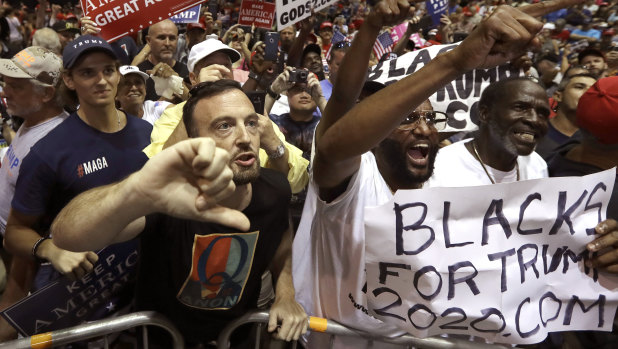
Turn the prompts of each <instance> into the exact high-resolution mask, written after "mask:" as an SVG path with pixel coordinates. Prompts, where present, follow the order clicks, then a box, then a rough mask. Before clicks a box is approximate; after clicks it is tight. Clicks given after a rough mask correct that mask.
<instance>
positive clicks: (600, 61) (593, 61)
mask: <svg viewBox="0 0 618 349" xmlns="http://www.w3.org/2000/svg"><path fill="white" fill-rule="evenodd" d="M577 60H578V62H579V64H580V65H583V66H584V67H586V68H588V70H589V71H590V73H591V74H594V75H596V76H598V77H599V78H602V77H605V76H607V75H606V73H607V72H606V70H607V62H606V61H605V55H603V52H601V51H599V50H597V49H595V48H587V49H585V50H583V51H582V52H580V53H579V55H577Z"/></svg>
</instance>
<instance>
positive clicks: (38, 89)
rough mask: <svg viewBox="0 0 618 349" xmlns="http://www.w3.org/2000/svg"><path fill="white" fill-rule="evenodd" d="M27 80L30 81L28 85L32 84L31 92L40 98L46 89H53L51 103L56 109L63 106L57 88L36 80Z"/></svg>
mask: <svg viewBox="0 0 618 349" xmlns="http://www.w3.org/2000/svg"><path fill="white" fill-rule="evenodd" d="M28 80H29V81H30V84H32V89H33V92H34V93H35V94H37V95H40V96H42V95H43V94H45V89H46V88H50V87H51V88H53V89H54V99H53V103H54V104H55V105H56V106H58V107H63V106H64V101H63V99H62V96H61V94H60V93H58V86H53V85H49V84H46V83H43V82H40V81H39V80H36V79H28Z"/></svg>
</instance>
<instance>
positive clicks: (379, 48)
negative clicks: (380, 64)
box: [373, 31, 393, 59]
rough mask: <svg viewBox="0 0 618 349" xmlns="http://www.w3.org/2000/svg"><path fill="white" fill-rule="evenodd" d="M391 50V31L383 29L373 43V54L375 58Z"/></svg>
mask: <svg viewBox="0 0 618 349" xmlns="http://www.w3.org/2000/svg"><path fill="white" fill-rule="evenodd" d="M391 51H393V39H392V38H391V33H390V32H388V31H385V32H384V33H382V34H380V35H378V39H377V40H376V43H375V44H373V54H374V55H375V56H376V58H377V59H380V58H382V56H383V55H384V54H385V53H389V52H391Z"/></svg>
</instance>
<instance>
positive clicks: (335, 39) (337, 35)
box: [326, 30, 349, 61]
mask: <svg viewBox="0 0 618 349" xmlns="http://www.w3.org/2000/svg"><path fill="white" fill-rule="evenodd" d="M342 41H349V40H348V38H347V37H346V36H345V35H343V34H342V33H341V32H339V31H336V30H335V32H334V33H333V38H332V39H330V42H331V45H330V47H329V48H328V52H326V60H327V61H328V60H329V59H330V51H331V50H332V49H333V46H334V45H335V44H336V43H338V42H342Z"/></svg>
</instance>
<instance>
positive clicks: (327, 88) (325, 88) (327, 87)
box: [320, 79, 333, 101]
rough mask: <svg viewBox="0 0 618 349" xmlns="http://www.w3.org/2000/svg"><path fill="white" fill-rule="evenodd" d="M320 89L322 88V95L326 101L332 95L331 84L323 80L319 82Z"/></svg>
mask: <svg viewBox="0 0 618 349" xmlns="http://www.w3.org/2000/svg"><path fill="white" fill-rule="evenodd" d="M320 87H321V88H322V95H323V96H324V98H325V99H326V100H327V101H328V100H329V99H330V95H332V94H333V84H331V83H330V81H328V80H327V79H324V80H320Z"/></svg>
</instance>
